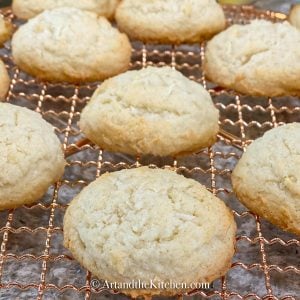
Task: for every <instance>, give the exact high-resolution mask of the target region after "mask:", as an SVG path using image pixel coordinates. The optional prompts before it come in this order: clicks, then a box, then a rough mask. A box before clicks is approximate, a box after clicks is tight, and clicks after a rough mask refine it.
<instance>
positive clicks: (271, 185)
mask: <svg viewBox="0 0 300 300" xmlns="http://www.w3.org/2000/svg"><path fill="white" fill-rule="evenodd" d="M299 140H300V123H292V124H288V125H285V126H281V127H278V128H275V129H272V130H270V131H268V132H267V133H265V135H264V136H263V137H261V138H259V139H257V140H256V141H254V142H253V143H252V144H251V145H250V146H249V147H248V148H247V152H246V153H244V155H243V156H242V158H241V160H240V161H239V162H238V164H237V166H236V168H235V169H234V172H233V174H232V184H233V188H234V191H235V192H236V194H237V196H238V198H239V200H240V201H241V202H242V203H243V204H244V205H245V206H246V207H248V208H249V209H250V210H251V211H253V212H254V213H256V214H258V215H259V216H262V217H263V218H265V219H267V220H268V221H270V222H271V223H273V224H274V225H276V226H278V227H280V228H282V229H283V230H286V231H289V232H292V233H296V234H300V171H299V170H300V144H299Z"/></svg>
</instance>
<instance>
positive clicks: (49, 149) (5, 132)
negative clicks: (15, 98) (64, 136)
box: [0, 103, 65, 210]
mask: <svg viewBox="0 0 300 300" xmlns="http://www.w3.org/2000/svg"><path fill="white" fill-rule="evenodd" d="M0 153H1V155H0V170H1V172H0V210H3V209H9V208H15V207H18V206H21V205H23V204H31V203H33V202H35V201H37V200H39V198H41V197H42V196H43V195H44V193H45V192H46V191H47V189H48V187H49V186H50V185H51V184H52V183H54V182H56V181H57V180H59V179H60V177H61V176H62V175H63V172H64V167H65V160H64V155H63V151H62V147H61V144H60V141H59V139H58V138H57V136H56V135H55V134H54V131H53V127H52V126H51V125H50V124H48V123H47V122H46V121H44V120H43V119H42V118H41V116H40V115H39V114H37V113H35V112H33V111H30V110H28V109H26V108H22V107H18V106H14V105H12V104H8V103H0Z"/></svg>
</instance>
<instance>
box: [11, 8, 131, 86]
mask: <svg viewBox="0 0 300 300" xmlns="http://www.w3.org/2000/svg"><path fill="white" fill-rule="evenodd" d="M12 52H13V58H14V61H15V63H16V64H17V65H18V66H19V67H20V68H21V69H22V70H23V71H25V72H27V73H29V74H30V75H33V76H36V77H38V78H40V79H42V80H46V81H56V82H57V81H66V82H73V83H80V82H88V81H98V80H103V79H105V78H108V77H111V76H114V75H116V74H119V73H121V72H124V71H126V70H127V69H128V67H129V63H130V57H131V45H130V42H129V40H128V38H127V36H126V35H125V34H121V33H120V32H119V31H118V30H117V29H115V28H113V27H112V25H111V24H110V23H109V22H108V21H107V20H106V19H105V18H104V17H98V16H97V15H96V14H94V13H91V12H86V11H82V10H80V9H77V8H68V7H67V8H57V9H54V10H49V11H45V12H43V13H41V14H40V15H38V16H36V17H35V18H33V19H30V20H29V21H28V23H26V24H25V25H23V26H21V27H20V28H19V30H18V31H17V32H16V33H15V34H14V36H13V40H12Z"/></svg>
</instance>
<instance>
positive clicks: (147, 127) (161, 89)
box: [80, 67, 219, 156]
mask: <svg viewBox="0 0 300 300" xmlns="http://www.w3.org/2000/svg"><path fill="white" fill-rule="evenodd" d="M218 118H219V112H218V110H217V109H216V108H215V106H214V104H213V102H212V100H211V97H210V95H209V93H208V92H207V91H206V90H205V89H204V88H203V87H202V86H201V85H200V84H198V83H196V82H194V81H191V80H189V79H188V78H186V77H185V76H183V75H182V74H181V73H180V72H178V71H175V70H173V69H171V68H169V67H164V68H155V67H148V68H146V69H143V70H139V71H129V72H127V73H124V74H121V75H119V76H116V77H114V78H111V79H109V80H107V81H106V82H104V83H103V84H102V85H101V86H100V87H99V88H98V89H97V90H96V92H95V93H94V95H93V97H92V99H91V101H90V102H89V103H88V105H87V106H86V107H85V108H84V110H83V112H82V115H81V120H80V128H81V129H82V131H83V132H84V134H85V135H86V136H87V137H88V138H89V139H90V140H92V141H93V142H94V143H96V144H98V145H100V146H101V147H103V148H104V149H106V150H110V151H115V152H124V153H127V154H132V155H137V154H153V155H158V156H167V155H180V154H185V153H190V152H194V151H197V150H199V149H201V148H204V147H207V146H211V145H212V144H213V143H214V142H215V141H216V137H217V133H218V129H219V125H218Z"/></svg>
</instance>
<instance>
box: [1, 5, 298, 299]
mask: <svg viewBox="0 0 300 300" xmlns="http://www.w3.org/2000/svg"><path fill="white" fill-rule="evenodd" d="M224 9H225V11H226V14H227V18H228V23H229V24H231V23H245V22H249V20H251V19H254V18H263V19H268V20H272V21H281V20H283V19H285V16H284V15H282V14H278V13H273V12H269V11H268V12H260V11H256V10H255V9H253V8H251V7H235V6H232V7H225V8H224ZM4 14H5V15H6V16H8V17H11V18H13V19H14V17H13V15H12V14H11V12H10V11H9V10H6V11H5V12H4ZM14 21H15V23H16V20H15V19H14ZM133 48H134V49H133V58H132V65H131V68H132V69H140V68H142V67H146V66H147V65H155V66H163V65H171V66H172V67H174V68H176V69H177V70H179V71H181V72H182V73H183V74H185V75H186V76H188V77H190V78H191V79H193V80H196V81H198V82H200V83H202V84H203V85H204V86H205V87H206V88H207V89H208V90H209V92H210V93H211V95H212V97H213V100H214V102H215V104H216V106H217V107H218V108H219V110H220V115H221V118H220V125H221V128H222V130H223V133H222V134H220V135H219V139H218V142H217V143H216V144H215V145H214V146H213V147H211V148H209V149H205V150H203V151H201V152H199V153H197V154H194V155H191V156H188V157H179V158H155V157H150V156H147V157H140V158H135V157H130V156H126V155H122V154H118V153H115V154H112V153H109V152H106V151H105V150H102V149H99V148H97V147H95V146H93V145H83V146H78V145H76V142H78V141H79V140H80V139H82V134H81V133H80V130H79V128H78V125H77V122H78V120H79V117H80V112H81V110H82V108H83V107H84V106H85V104H86V103H87V102H88V101H89V99H90V96H91V95H92V93H93V91H94V90H95V88H96V87H97V84H90V85H84V86H76V85H62V84H49V83H41V82H38V81H37V80H35V79H33V78H31V77H29V76H28V75H26V74H24V73H23V72H21V71H20V70H19V69H18V68H17V67H16V66H15V65H14V64H13V62H12V58H11V51H10V45H9V43H8V44H7V45H6V46H5V48H3V49H1V50H0V56H1V58H2V59H3V60H4V62H5V63H6V65H7V68H8V70H9V72H10V76H11V78H12V79H11V85H10V90H9V93H8V96H7V99H6V100H7V101H8V102H10V103H13V104H17V105H21V106H26V107H28V108H30V109H32V110H35V111H37V112H39V113H41V114H42V116H43V117H44V118H45V119H46V120H47V121H48V122H50V123H52V124H53V126H54V127H55V129H56V132H57V134H58V136H59V137H60V139H61V141H62V143H63V147H64V149H65V150H66V149H67V148H68V147H70V146H73V147H74V148H77V150H78V152H77V153H75V154H74V155H72V156H70V157H69V158H68V166H67V168H66V172H65V175H64V178H63V179H62V181H61V182H58V183H57V184H56V185H55V186H53V187H51V188H50V189H49V191H48V192H47V194H46V195H45V196H44V197H43V199H41V201H40V202H39V203H37V204H34V205H30V206H24V207H21V208H19V209H16V210H10V211H4V212H0V244H1V249H0V299H103V297H105V298H118V299H119V298H121V297H124V296H122V295H117V294H115V293H113V292H112V291H109V292H108V291H105V290H101V289H100V290H95V289H93V287H92V286H91V280H92V278H93V277H92V274H90V273H89V272H88V271H86V270H84V269H83V268H82V267H80V265H79V264H78V263H77V262H76V261H75V260H74V259H73V258H72V256H71V254H70V253H69V252H68V251H67V250H66V249H64V248H63V235H62V226H63V215H64V212H65V209H66V207H67V205H68V203H69V202H70V201H71V200H72V198H73V197H74V196H75V195H76V194H78V193H79V192H80V190H81V189H82V188H83V187H84V186H85V185H87V184H88V183H89V182H91V181H92V180H94V179H95V178H96V177H98V176H100V175H101V174H103V173H105V172H110V171H116V170H119V169H123V168H131V167H136V166H138V165H152V166H153V167H165V168H173V169H174V170H176V171H177V172H178V173H180V174H183V175H185V176H187V177H190V178H194V179H195V180H198V181H199V182H201V183H202V184H205V185H206V186H207V188H208V189H209V190H210V191H211V192H212V193H214V194H216V195H217V196H218V197H220V198H221V199H223V200H224V201H225V202H226V203H227V204H228V205H229V207H230V208H232V209H233V211H234V214H235V217H236V221H237V224H238V234H237V246H236V254H235V257H234V260H233V264H232V267H231V269H230V271H229V272H228V273H227V274H226V276H224V277H222V278H221V279H219V280H216V281H215V282H214V284H213V287H212V288H210V289H208V290H201V291H200V290H198V291H193V292H191V293H190V294H189V295H188V296H189V297H196V298H197V299H202V298H210V299H297V298H298V297H299V295H300V288H299V285H298V283H299V281H300V266H299V261H300V258H299V246H300V241H299V239H297V238H296V237H295V236H293V235H290V234H287V233H284V232H282V231H280V230H278V229H276V228H275V227H274V226H272V225H271V224H269V223H267V222H265V221H264V220H261V219H260V218H259V217H257V216H256V215H254V214H252V213H251V212H249V211H247V210H246V208H245V207H243V206H242V205H241V204H240V203H239V202H238V201H237V199H236V198H235V196H234V194H233V192H232V188H231V184H230V174H231V171H232V169H233V167H234V166H235V164H236V162H237V161H238V159H239V157H240V156H241V154H242V152H243V150H244V149H245V147H246V146H247V144H249V143H250V142H251V140H253V139H255V138H257V137H259V136H261V135H262V134H263V133H264V132H265V131H267V130H269V129H271V128H272V127H274V126H278V125H280V124H283V123H287V122H292V121H300V100H299V99H297V98H289V97H288V98H287V97H285V98H279V99H265V98H259V99H258V98H251V97H246V96H242V95H239V94H236V93H234V92H233V91H227V90H224V89H221V88H220V87H216V86H214V85H212V84H211V83H209V82H207V81H206V79H205V76H204V74H203V73H202V71H201V65H202V62H203V59H204V57H205V44H201V45H193V46H187V45H183V46H171V45H164V46H154V45H144V44H141V43H134V47H133ZM199 100H200V99H199ZM182 105H184V103H183V104H182ZM33 167H34V166H33ZM298 299H299V298H298Z"/></svg>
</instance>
